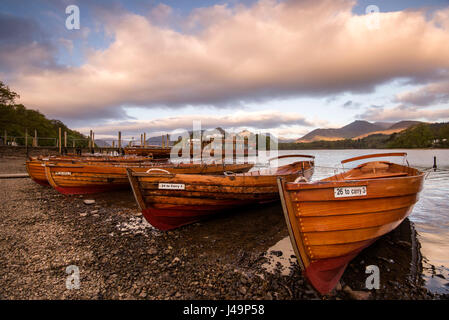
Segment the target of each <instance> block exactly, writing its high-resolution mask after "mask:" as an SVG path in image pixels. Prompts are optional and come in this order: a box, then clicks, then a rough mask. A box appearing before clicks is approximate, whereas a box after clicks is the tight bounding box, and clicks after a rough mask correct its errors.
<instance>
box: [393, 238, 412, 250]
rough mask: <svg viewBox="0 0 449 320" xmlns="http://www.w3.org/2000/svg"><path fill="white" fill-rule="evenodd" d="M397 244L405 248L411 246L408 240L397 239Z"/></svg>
mask: <svg viewBox="0 0 449 320" xmlns="http://www.w3.org/2000/svg"><path fill="white" fill-rule="evenodd" d="M397 244H398V245H400V246H401V247H405V248H410V247H411V246H412V244H411V243H410V242H408V241H402V240H401V241H398V242H397Z"/></svg>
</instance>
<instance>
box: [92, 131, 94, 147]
mask: <svg viewBox="0 0 449 320" xmlns="http://www.w3.org/2000/svg"><path fill="white" fill-rule="evenodd" d="M92 149H95V132H93V131H92Z"/></svg>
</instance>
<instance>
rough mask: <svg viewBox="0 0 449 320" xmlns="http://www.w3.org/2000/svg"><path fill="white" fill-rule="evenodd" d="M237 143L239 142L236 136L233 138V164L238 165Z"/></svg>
mask: <svg viewBox="0 0 449 320" xmlns="http://www.w3.org/2000/svg"><path fill="white" fill-rule="evenodd" d="M236 142H237V136H236V135H233V136H232V163H236V160H237V159H236V158H237V157H236V153H237V150H236Z"/></svg>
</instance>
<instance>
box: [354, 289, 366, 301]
mask: <svg viewBox="0 0 449 320" xmlns="http://www.w3.org/2000/svg"><path fill="white" fill-rule="evenodd" d="M351 296H352V298H354V299H356V300H368V299H369V298H370V296H371V293H369V292H366V291H352V294H351Z"/></svg>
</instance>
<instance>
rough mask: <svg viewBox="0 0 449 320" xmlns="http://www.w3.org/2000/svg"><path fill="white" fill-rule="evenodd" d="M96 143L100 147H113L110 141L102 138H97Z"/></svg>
mask: <svg viewBox="0 0 449 320" xmlns="http://www.w3.org/2000/svg"><path fill="white" fill-rule="evenodd" d="M95 145H96V146H97V147H100V148H107V147H111V145H110V144H109V143H107V142H106V141H104V140H102V139H95Z"/></svg>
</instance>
